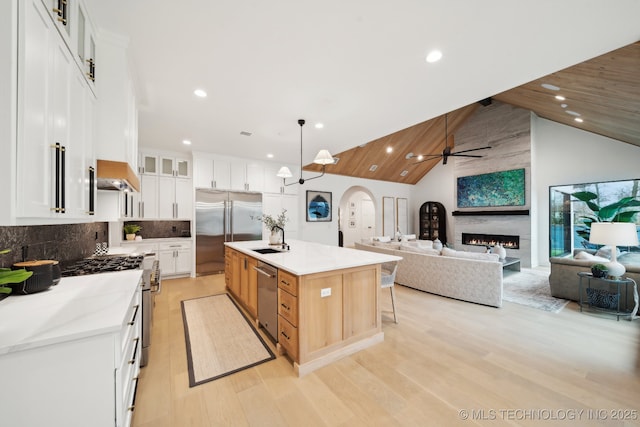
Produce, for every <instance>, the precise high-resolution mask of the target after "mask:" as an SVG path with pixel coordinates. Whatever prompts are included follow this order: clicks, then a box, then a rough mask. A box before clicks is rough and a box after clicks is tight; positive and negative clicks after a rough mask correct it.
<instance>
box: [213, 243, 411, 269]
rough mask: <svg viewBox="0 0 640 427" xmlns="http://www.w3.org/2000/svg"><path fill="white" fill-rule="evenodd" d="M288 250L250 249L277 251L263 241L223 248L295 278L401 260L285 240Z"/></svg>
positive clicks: (387, 256) (392, 256) (380, 254)
mask: <svg viewBox="0 0 640 427" xmlns="http://www.w3.org/2000/svg"><path fill="white" fill-rule="evenodd" d="M287 244H288V245H289V246H290V247H291V249H290V250H289V251H288V252H279V253H275V254H260V253H258V252H254V251H253V250H252V249H260V248H274V249H275V248H278V246H270V245H269V242H268V241H267V240H249V241H244V242H227V243H225V245H227V246H229V247H230V248H232V249H235V250H238V251H240V252H242V253H244V254H247V255H250V256H251V257H253V258H256V259H258V260H260V261H263V262H266V263H267V264H270V265H273V266H274V267H278V268H282V269H283V270H287V271H288V272H290V273H293V274H295V275H297V276H304V275H306V274H313V273H320V272H323V271H333V270H340V269H343V268H351V267H360V266H363V265H371V264H381V263H383V262H388V261H400V260H401V259H402V257H399V256H395V255H387V254H382V253H377V252H369V251H361V250H358V249H351V248H341V247H338V246H329V245H323V244H320V243H310V242H304V241H301V240H287Z"/></svg>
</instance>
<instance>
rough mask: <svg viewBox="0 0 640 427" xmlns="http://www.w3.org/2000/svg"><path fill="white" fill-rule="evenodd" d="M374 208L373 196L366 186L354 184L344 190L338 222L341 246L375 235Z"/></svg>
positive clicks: (349, 245)
mask: <svg viewBox="0 0 640 427" xmlns="http://www.w3.org/2000/svg"><path fill="white" fill-rule="evenodd" d="M376 208H377V207H376V201H375V198H374V197H373V194H372V193H371V191H369V190H368V189H367V188H365V187H361V186H354V187H351V188H349V189H348V190H347V191H345V192H344V194H343V196H342V199H341V200H340V205H339V209H340V213H339V222H338V227H339V230H340V232H341V233H342V239H343V246H345V247H353V244H354V242H360V241H361V240H362V239H368V238H370V237H373V236H375V235H376Z"/></svg>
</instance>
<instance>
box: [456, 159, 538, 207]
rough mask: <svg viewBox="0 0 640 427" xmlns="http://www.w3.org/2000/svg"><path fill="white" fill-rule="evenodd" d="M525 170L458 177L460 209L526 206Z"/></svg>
mask: <svg viewBox="0 0 640 427" xmlns="http://www.w3.org/2000/svg"><path fill="white" fill-rule="evenodd" d="M524 172H525V171H524V168H522V169H512V170H506V171H500V172H491V173H483V174H480V175H471V176H460V177H458V207H459V208H483V207H496V206H524V205H525V201H526V197H525V195H526V187H525V178H524V176H525V173H524Z"/></svg>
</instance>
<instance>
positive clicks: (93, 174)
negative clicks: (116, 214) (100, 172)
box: [87, 166, 96, 215]
mask: <svg viewBox="0 0 640 427" xmlns="http://www.w3.org/2000/svg"><path fill="white" fill-rule="evenodd" d="M95 182H96V170H95V169H94V168H93V166H89V212H87V213H88V214H89V215H94V214H95V213H96V212H95V203H96V201H95Z"/></svg>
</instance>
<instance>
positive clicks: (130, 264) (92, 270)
mask: <svg viewBox="0 0 640 427" xmlns="http://www.w3.org/2000/svg"><path fill="white" fill-rule="evenodd" d="M143 259H144V256H143V255H129V256H120V255H106V256H96V257H91V258H85V259H82V260H80V261H76V262H73V263H71V264H69V265H67V266H64V267H63V269H62V271H61V274H62V276H63V277H69V276H84V275H87V274H97V273H107V272H110V271H123V270H135V269H138V268H141V264H142V260H143Z"/></svg>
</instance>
